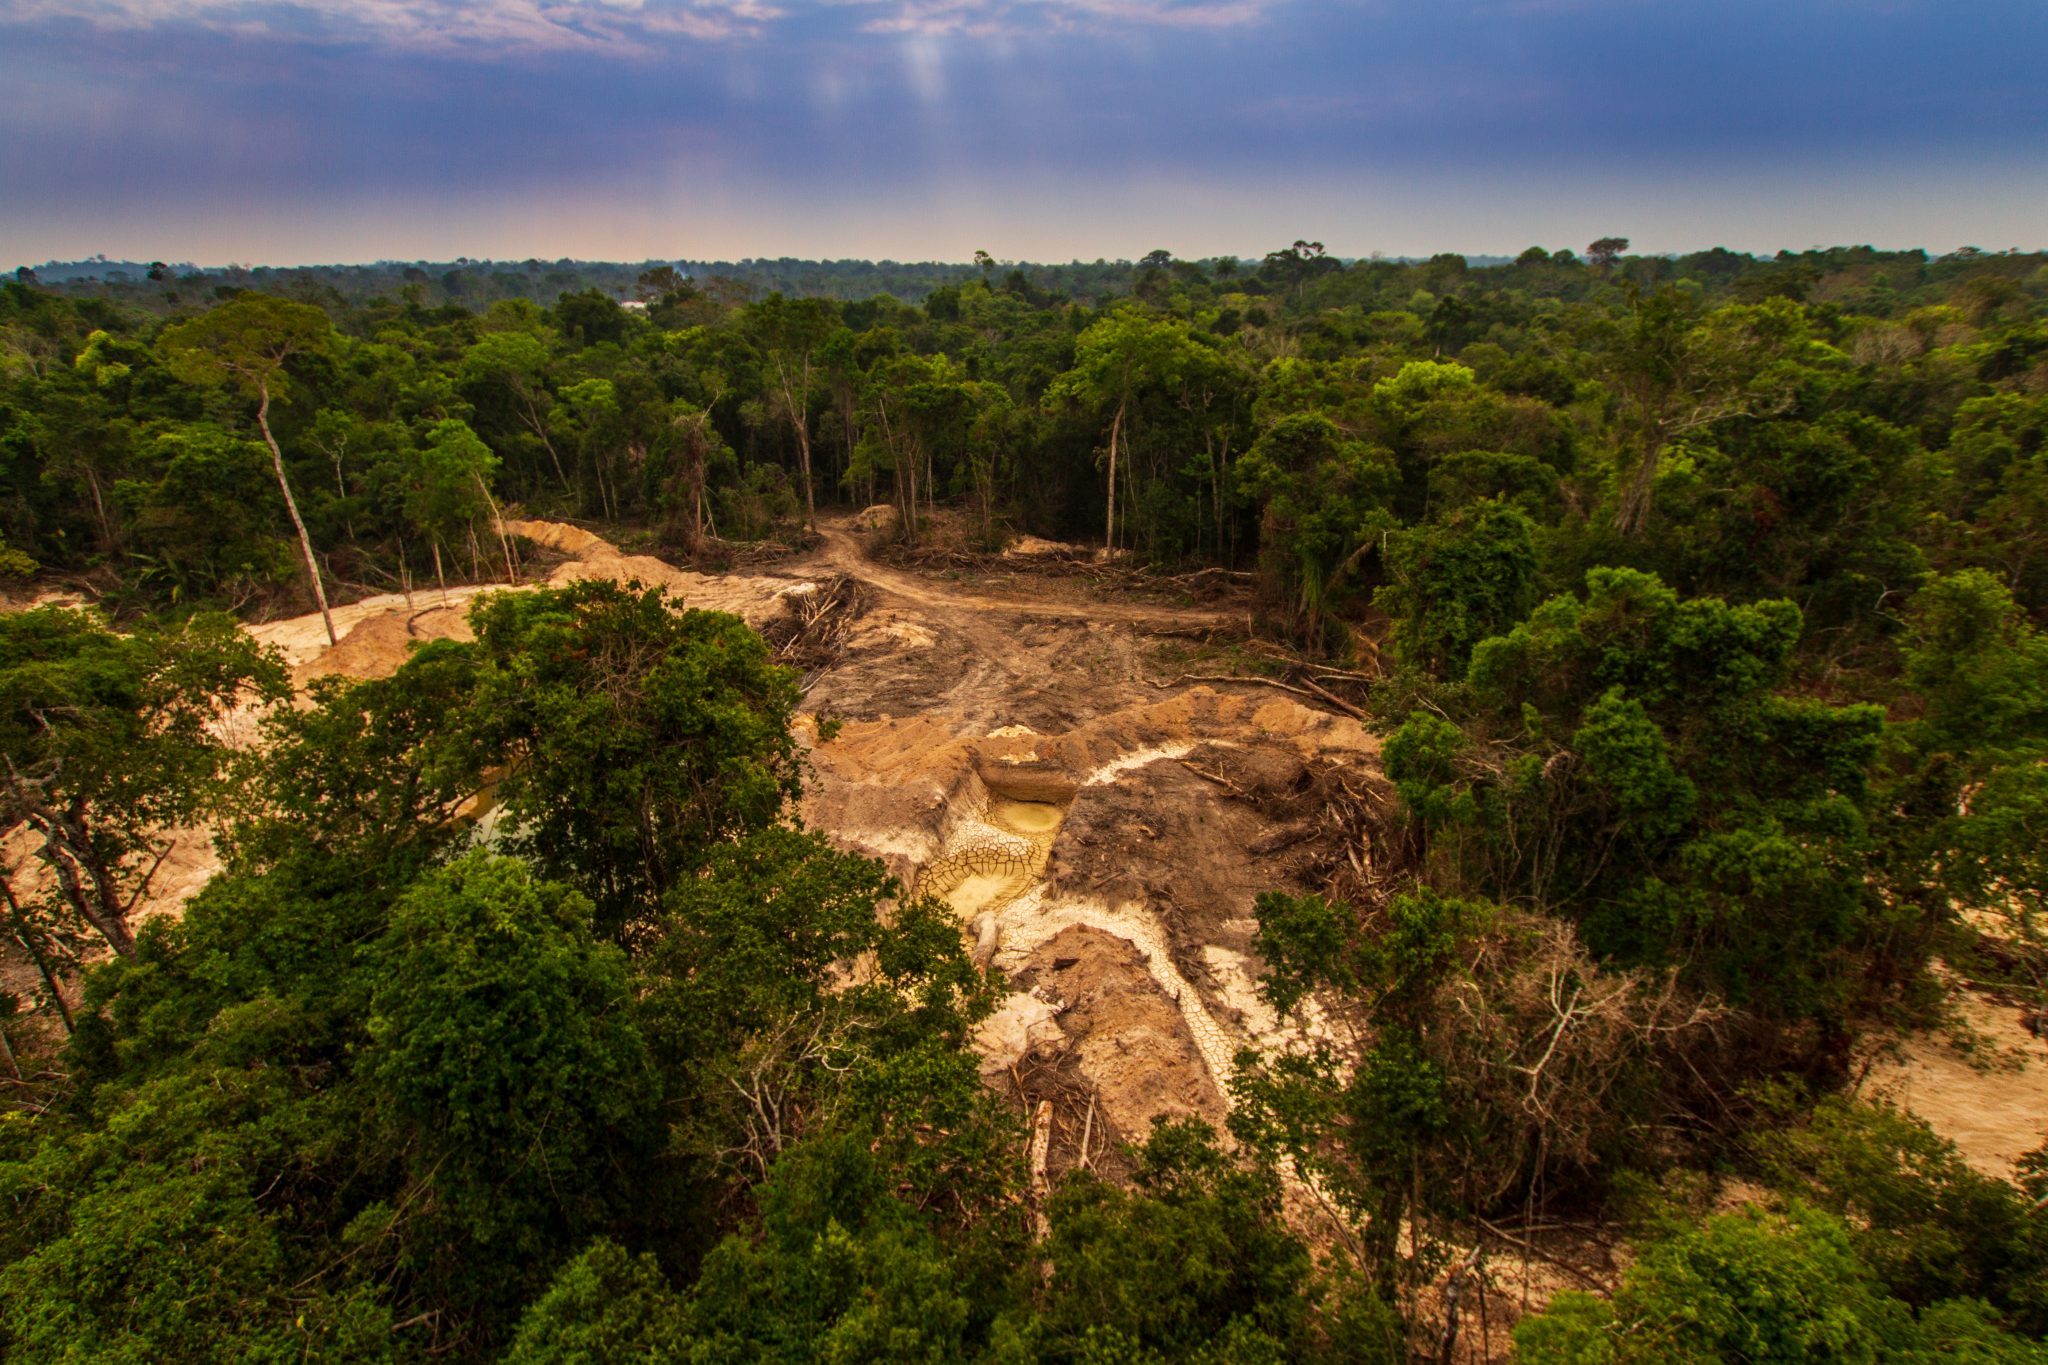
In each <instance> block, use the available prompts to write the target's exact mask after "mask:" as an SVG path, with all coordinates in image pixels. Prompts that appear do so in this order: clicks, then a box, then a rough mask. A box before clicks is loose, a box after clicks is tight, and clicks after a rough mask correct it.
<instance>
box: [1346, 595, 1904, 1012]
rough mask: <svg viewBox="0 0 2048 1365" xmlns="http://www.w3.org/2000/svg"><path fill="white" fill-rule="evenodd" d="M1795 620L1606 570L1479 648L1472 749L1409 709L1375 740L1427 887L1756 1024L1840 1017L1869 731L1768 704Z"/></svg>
mask: <svg viewBox="0 0 2048 1365" xmlns="http://www.w3.org/2000/svg"><path fill="white" fill-rule="evenodd" d="M1799 628H1800V616H1799V612H1798V610H1797V609H1796V608H1795V607H1793V606H1792V605H1791V604H1790V603H1787V602H1762V603H1757V604H1754V605H1748V606H1737V605H1732V604H1730V603H1728V602H1726V601H1724V600H1722V599H1718V598H1690V599H1686V598H1680V597H1679V596H1678V595H1677V594H1676V593H1674V592H1673V591H1671V590H1670V589H1669V588H1667V587H1665V586H1664V585H1663V584H1662V583H1661V582H1659V581H1658V580H1657V579H1656V578H1655V577H1653V576H1651V575H1647V574H1642V573H1637V572H1634V571H1631V570H1624V569H1598V570H1594V571H1593V572H1592V573H1591V574H1589V575H1588V576H1587V582H1586V596H1585V597H1584V598H1578V597H1572V596H1562V597H1556V598H1553V599H1551V600H1550V601H1548V602H1546V603H1544V604H1542V605H1541V606H1539V607H1537V608H1536V609H1535V610H1534V611H1533V612H1532V613H1531V614H1530V616H1529V618H1528V620H1527V621H1526V622H1524V623H1522V624H1521V625H1518V626H1516V627H1515V628H1514V629H1512V630H1510V631H1508V632H1507V633H1505V634H1504V635H1500V636H1497V637H1495V638H1492V639H1489V640H1485V641H1482V642H1481V643H1480V644H1479V645H1478V646H1477V647H1476V648H1475V650H1474V651H1473V656H1472V663H1471V668H1470V671H1469V674H1468V678H1467V698H1468V701H1467V705H1468V708H1469V709H1468V712H1467V715H1468V717H1469V719H1468V720H1467V725H1466V731H1465V733H1463V734H1460V733H1459V732H1458V730H1457V729H1456V728H1455V727H1452V726H1451V725H1449V724H1448V723H1447V722H1446V721H1445V720H1444V718H1442V717H1440V716H1436V715H1433V714H1431V713H1428V712H1417V713H1416V714H1414V715H1413V716H1411V717H1410V718H1409V719H1408V720H1407V721H1406V723H1405V724H1404V725H1403V727H1402V728H1401V730H1400V731H1398V732H1397V733H1396V734H1395V735H1394V736H1393V737H1392V738H1391V739H1390V740H1389V742H1388V746H1387V752H1386V763H1387V773H1388V776H1389V777H1391V778H1393V780H1394V781H1395V783H1396V784H1397V786H1398V788H1399V790H1400V791H1401V793H1402V796H1403V798H1404V802H1405V803H1406V805H1407V807H1408V809H1409V810H1410V812H1411V814H1412V817H1413V818H1414V819H1415V820H1416V822H1417V825H1418V828H1419V830H1420V831H1421V832H1422V833H1423V834H1424V835H1425V836H1426V837H1427V838H1428V839H1429V840H1430V841H1431V857H1432V861H1433V865H1434V868H1435V870H1436V872H1437V874H1438V875H1440V876H1442V877H1444V878H1445V879H1447V881H1448V883H1449V884H1450V885H1454V886H1466V887H1470V888H1472V889H1473V890H1475V891H1477V892H1480V893H1482V894H1485V895H1489V896H1494V897H1499V898H1502V899H1523V898H1527V899H1529V900H1530V901H1532V902H1533V903H1534V904H1536V905H1538V906H1540V907H1542V908H1544V909H1546V910H1550V911H1552V912H1554V913H1558V914H1562V915H1566V916H1569V917H1570V918H1572V919H1573V920H1575V921H1577V922H1578V923H1579V924H1580V925H1581V926H1582V928H1583V932H1584V934H1585V936H1586V940H1587V942H1588V944H1589V946H1591V947H1592V948H1593V949H1594V950H1595V951H1596V952H1598V953H1601V954H1603V955H1608V956H1611V957H1614V958H1616V959H1618V960H1620V961H1622V962H1624V963H1643V964H1666V963H1673V964H1676V963H1683V964H1684V969H1685V973H1686V975H1687V976H1688V977H1689V978H1690V979H1691V980H1692V981H1694V982H1696V983H1697V984H1699V985H1701V986H1704V987H1709V988H1711V989H1714V990H1716V991H1719V992H1723V993H1725V994H1726V995H1728V996H1729V997H1730V998H1732V999H1735V1000H1737V1001H1739V1002H1741V1003H1743V1004H1745V1005H1748V1006H1751V1007H1753V1008H1756V1009H1758V1010H1759V1011H1762V1012H1765V1013H1770V1014H1776V1015H1779V1016H1781V1017H1785V1016H1792V1017H1796V1016H1798V1015H1801V1014H1808V1013H1818V1012H1826V1011H1829V1010H1832V1009H1835V1008H1837V1007H1838V1006H1839V1002H1840V1000H1841V993H1842V992H1843V991H1844V990H1846V989H1847V981H1848V979H1849V975H1850V973H1852V972H1853V970H1854V967H1855V958H1854V956H1853V953H1854V952H1856V951H1857V950H1859V949H1861V950H1865V951H1868V950H1871V949H1872V948H1873V947H1874V944H1875V941H1876V939H1877V938H1878V936H1879V934H1878V929H1877V928H1876V925H1875V922H1874V920H1873V919H1872V906H1871V903H1870V901H1869V899H1868V896H1867V889H1866V886H1865V884H1864V881H1863V875H1862V873H1863V866H1864V864H1863V859H1864V858H1865V857H1866V856H1867V853H1868V850H1869V849H1870V847H1871V834H1870V830H1869V818H1870V815H1871V812H1872V808H1873V804H1874V803H1873V796H1872V792H1871V787H1870V780H1869V779H1870V774H1871V772H1872V770H1873V768H1874V766H1875V763H1876V760H1877V758H1878V751H1879V742H1880V736H1881V725H1882V717H1881V715H1880V714H1879V713H1878V712H1877V710H1876V709H1875V708H1874V707H1868V706H1862V707H1858V706H1847V707H1839V706H1830V705H1826V704H1824V703H1820V702H1815V701H1807V700H1794V699H1791V698H1787V697H1784V696H1782V695H1780V694H1779V692H1778V690H1777V689H1779V688H1781V687H1783V686H1784V685H1785V684H1786V682H1787V681H1788V678H1789V672H1790V660H1791V653H1792V649H1793V647H1794V645H1795V643H1796V642H1797V640H1798V638H1799ZM1706 793H1711V794H1712V799H1711V800H1708V799H1707V798H1706V796H1705V795H1704V794H1706Z"/></svg>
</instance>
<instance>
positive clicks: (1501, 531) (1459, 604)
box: [1375, 500, 1536, 677]
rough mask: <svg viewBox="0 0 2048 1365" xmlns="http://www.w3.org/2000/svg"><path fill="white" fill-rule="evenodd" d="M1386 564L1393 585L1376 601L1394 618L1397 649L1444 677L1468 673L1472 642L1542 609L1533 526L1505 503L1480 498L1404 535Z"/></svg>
mask: <svg viewBox="0 0 2048 1365" xmlns="http://www.w3.org/2000/svg"><path fill="white" fill-rule="evenodd" d="M1387 561H1388V564H1387V567H1388V571H1389V572H1390V573H1391V574H1392V575H1393V579H1394V582H1393V583H1392V584H1391V585H1390V586H1388V587H1386V588H1383V589H1381V590H1380V592H1379V594H1378V596H1377V597H1376V598H1375V601H1376V602H1377V604H1378V605H1379V606H1380V607H1381V608H1382V609H1384V610H1385V611H1386V612H1387V613H1388V614H1389V615H1390V616H1392V617H1393V618H1394V627H1393V632H1392V638H1393V642H1394V647H1395V649H1396V651H1398V653H1399V654H1400V656H1401V659H1402V661H1403V662H1404V663H1407V664H1410V665H1412V666H1414V667H1417V668H1423V669H1427V670H1428V671H1430V672H1431V673H1434V674H1436V675H1438V676H1439V677H1460V676H1463V674H1464V672H1465V668H1466V665H1467V664H1468V663H1469V662H1470V660H1471V657H1472V647H1473V646H1474V645H1476V644H1478V643H1479V642H1480V641H1481V640H1484V639H1487V638H1489V637H1490V636H1494V635H1499V634H1502V633H1504V632H1505V631H1507V630H1508V629H1509V628H1510V627H1512V626H1514V625H1515V624H1516V623H1518V622H1519V621H1521V620H1522V618H1523V617H1525V616H1527V615H1528V614H1529V609H1530V608H1531V607H1533V606H1535V605H1536V542H1535V535H1534V527H1533V526H1532V525H1531V523H1530V521H1529V518H1528V517H1527V516H1525V515H1524V514H1523V513H1521V512H1520V511H1518V510H1516V509H1515V508H1514V507H1512V506H1509V505H1506V504H1504V503H1499V502H1493V501H1490V500H1481V501H1478V502H1475V503H1472V504H1470V505H1469V506H1466V507H1461V508H1458V509H1456V510H1454V511H1452V512H1450V513H1449V514H1448V515H1447V516H1446V517H1445V518H1444V520H1442V521H1440V522H1434V523H1431V524H1428V525H1425V526H1418V527H1415V528H1413V529H1410V530H1407V531H1403V532H1401V533H1400V534H1399V535H1397V536H1394V537H1392V538H1391V539H1390V541H1389V543H1388V548H1387Z"/></svg>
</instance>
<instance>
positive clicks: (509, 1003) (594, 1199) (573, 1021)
mask: <svg viewBox="0 0 2048 1365" xmlns="http://www.w3.org/2000/svg"><path fill="white" fill-rule="evenodd" d="M367 965H368V968H369V970H370V971H371V972H372V973H373V977H374V979H375V980H376V981H377V986H376V990H375V992H374V994H373V995H372V996H371V998H370V1002H369V1015H368V1017H367V1019H366V1020H365V1022H364V1029H365V1032H366V1034H367V1040H368V1041H367V1046H366V1047H365V1048H364V1049H363V1052H362V1054H361V1056H360V1059H359V1061H358V1063H357V1066H358V1068H359V1069H360V1070H361V1073H362V1074H363V1075H364V1077H365V1078H366V1080H367V1081H368V1082H369V1083H370V1085H371V1086H372V1087H373V1088H374V1090H375V1091H376V1092H377V1093H378V1094H379V1095H380V1096H381V1097H383V1098H384V1099H385V1101H386V1103H388V1105H389V1112H390V1117H391V1119H392V1120H393V1121H394V1122H396V1123H397V1124H398V1125H400V1127H401V1129H402V1130H403V1131H404V1132H406V1134H407V1136H406V1137H405V1138H404V1139H403V1140H402V1141H401V1144H400V1145H401V1146H403V1147H404V1148H405V1149H406V1151H407V1153H408V1165H409V1166H411V1167H412V1169H413V1172H414V1177H413V1178H414V1179H416V1180H418V1181H420V1182H422V1183H423V1184H426V1185H429V1186H431V1188H432V1189H433V1191H434V1194H435V1204H436V1209H435V1214H434V1217H435V1219H436V1220H438V1221H442V1222H445V1223H446V1224H449V1225H451V1227H450V1230H449V1231H448V1232H447V1233H444V1234H442V1235H444V1236H448V1237H450V1238H451V1240H452V1241H453V1242H454V1244H455V1245H457V1246H461V1247H464V1248H465V1251H464V1253H463V1254H462V1255H461V1256H460V1257H459V1258H458V1262H457V1264H451V1265H449V1266H447V1267H445V1268H437V1270H436V1273H437V1274H447V1275H462V1276H465V1277H476V1278H477V1279H478V1280H479V1281H482V1280H485V1279H486V1278H487V1277H497V1276H505V1275H506V1272H507V1271H508V1270H512V1269H513V1268H514V1267H516V1266H519V1265H530V1264H534V1263H535V1262H537V1261H540V1260H541V1259H542V1255H543V1253H544V1252H545V1250H546V1249H547V1248H549V1247H551V1246H559V1245H561V1244H562V1243H563V1242H564V1241H570V1242H573V1241H576V1240H579V1234H581V1233H582V1232H584V1231H586V1230H588V1229H589V1228H591V1227H593V1226H595V1225H597V1224H598V1223H599V1222H600V1221H601V1220H602V1219H603V1218H604V1216H605V1215H606V1214H607V1213H608V1212H612V1211H613V1209H612V1206H613V1205H614V1204H616V1202H617V1201H618V1200H619V1199H620V1198H621V1195H622V1193H623V1192H622V1191H620V1190H618V1189H617V1187H616V1186H615V1185H614V1184H613V1183H612V1182H611V1181H610V1180H608V1179H606V1178H605V1176H606V1172H607V1171H608V1170H610V1169H613V1168H614V1167H615V1166H616V1165H622V1164H627V1163H626V1162H624V1161H622V1159H621V1157H622V1154H624V1153H629V1152H630V1151H631V1150H632V1149H633V1148H634V1147H635V1146H636V1145H637V1144H640V1143H644V1142H645V1141H646V1140H647V1139H648V1137H649V1134H650V1131H651V1122H652V1119H653V1107H654V1102H655V1099H656V1096H657V1093H658V1092H657V1088H656V1085H655V1081H654V1077H653V1074H652V1072H651V1069H650V1067H649V1063H648V1054H647V1047H646V1044H645V1042H644V1041H643V1040H642V1038H641V1035H640V1031H639V1029H638V1028H637V1027H636V1026H635V1024H634V1022H633V1020H632V1018H631V1004H632V994H631V990H630V988H629V985H628V982H627V975H626V966H625V958H624V955H623V954H621V953H620V952H619V950H618V949H617V948H615V947H612V946H611V945H609V944H604V943H599V942H597V941H596V940H595V939H594V938H593V937H592V936H591V929H590V904H589V902H588V901H586V900H584V899H583V898H582V897H581V896H578V895H577V894H576V893H574V892H572V891H570V890H568V888H566V887H563V886H560V885H550V884H546V883H540V884H536V883H535V882H533V881H532V880H531V878H530V877H529V875H528V874H527V872H526V869H525V868H524V867H523V866H522V865H521V864H519V863H517V862H514V861H511V860H507V859H493V858H490V857H488V856H486V855H483V854H472V855H470V856H468V857H466V858H464V859H463V860H461V861H459V862H457V863H454V864H453V865H451V866H449V867H448V868H446V869H443V870H442V871H439V872H437V873H434V874H433V875H431V876H429V877H427V878H425V879H423V880H422V881H420V882H419V883H417V884H416V885H415V886H414V887H413V888H412V889H411V890H410V891H408V892H407V893H406V895H405V896H404V897H402V898H401V899H400V900H399V901H398V903H397V905H396V906H395V907H394V908H393V910H392V913H391V919H390V925H389V927H388V928H387V929H386V930H385V933H384V935H383V938H382V939H381V941H380V942H379V943H378V944H377V945H376V947H375V948H374V949H372V951H371V952H370V954H369V963H368V964H367ZM480 1247H487V1248H489V1258H488V1260H482V1261H480V1260H479V1258H478V1257H477V1253H476V1248H480ZM508 1279H509V1282H508V1283H504V1284H502V1285H500V1286H497V1287H495V1288H496V1290H497V1292H504V1293H511V1292H515V1291H517V1290H518V1289H519V1288H520V1287H521V1286H520V1284H519V1282H518V1278H517V1277H516V1275H514V1276H510V1277H508ZM476 1292H477V1293H478V1294H479V1296H482V1295H483V1294H485V1293H486V1292H490V1291H487V1290H485V1289H484V1288H482V1287H481V1285H480V1287H479V1289H478V1290H477V1291H476Z"/></svg>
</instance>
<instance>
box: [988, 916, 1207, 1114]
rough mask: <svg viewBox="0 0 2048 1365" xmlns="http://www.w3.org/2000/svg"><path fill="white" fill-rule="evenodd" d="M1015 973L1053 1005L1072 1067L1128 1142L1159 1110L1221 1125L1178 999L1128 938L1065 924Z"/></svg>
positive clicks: (1023, 984) (1022, 985)
mask: <svg viewBox="0 0 2048 1365" xmlns="http://www.w3.org/2000/svg"><path fill="white" fill-rule="evenodd" d="M1014 980H1015V982H1016V984H1017V985H1018V986H1019V987H1020V988H1022V989H1024V990H1027V991H1035V992H1036V993H1037V994H1038V995H1039V996H1040V997H1041V998H1043V999H1045V1000H1046V1001H1047V1002H1048V1003H1049V1004H1051V1005H1052V1006H1053V1008H1054V1010H1055V1012H1056V1014H1057V1017H1058V1020H1059V1025H1060V1028H1061V1030H1062V1031H1063V1032H1064V1033H1065V1034H1066V1035H1067V1036H1068V1037H1069V1038H1071V1039H1072V1040H1073V1042H1072V1051H1073V1056H1074V1059H1075V1064H1076V1067H1077V1069H1078V1070H1079V1072H1080V1074H1081V1075H1082V1076H1083V1077H1085V1078H1086V1080H1087V1081H1088V1082H1089V1083H1090V1085H1091V1086H1092V1087H1093V1088H1094V1090H1095V1092H1096V1094H1097V1096H1098V1104H1099V1106H1100V1109H1101V1113H1102V1115H1103V1117H1104V1118H1105V1119H1107V1121H1108V1122H1109V1123H1110V1124H1111V1125H1113V1127H1114V1129H1115V1131H1116V1133H1117V1134H1119V1135H1120V1136H1122V1137H1123V1138H1124V1139H1125V1140H1126V1141H1133V1142H1141V1141H1143V1140H1144V1139H1145V1137H1146V1136H1147V1135H1148V1134H1149V1133H1150V1132H1151V1129H1152V1122H1153V1120H1154V1119H1158V1118H1179V1117H1183V1116H1187V1115H1194V1116H1198V1117H1200V1118H1204V1119H1207V1120H1208V1121H1209V1122H1210V1123H1212V1124H1217V1125H1219V1126H1220V1125H1221V1124H1222V1122H1223V1116H1224V1104H1223V1095H1222V1092H1221V1091H1220V1090H1218V1089H1217V1086H1216V1083H1215V1081H1214V1080H1212V1079H1211V1078H1210V1075H1209V1070H1208V1067H1207V1065H1206V1063H1205V1062H1204V1059H1203V1056H1202V1052H1201V1049H1200V1048H1198V1047H1197V1046H1196V1044H1195V1040H1194V1038H1193V1036H1192V1035H1191V1034H1190V1033H1189V1031H1188V1027H1187V1023H1186V1021H1185V1020H1184V1019H1183V1018H1182V1017H1181V1011H1180V1007H1179V1006H1178V1004H1177V1003H1176V1002H1175V1001H1173V1000H1172V999H1170V998H1169V997H1168V996H1167V994H1166V992H1165V991H1164V990H1162V989H1160V986H1159V984H1158V982H1156V981H1154V980H1153V979H1152V975H1151V973H1150V972H1149V971H1148V970H1147V964H1146V962H1145V961H1144V958H1143V955H1142V954H1141V952H1140V951H1139V949H1138V948H1137V947H1136V946H1134V945H1133V944H1132V943H1130V942H1129V941H1128V940H1126V939H1123V938H1119V937H1117V936H1116V935H1115V934H1112V933H1109V932H1107V931H1105V930H1102V929H1098V928H1095V927H1094V926H1092V925H1086V924H1076V925H1071V926H1069V927H1068V928H1066V929H1063V930H1061V931H1060V932H1059V933H1058V934H1055V935H1054V936H1053V937H1051V938H1049V939H1047V940H1046V941H1045V942H1044V943H1043V944H1041V945H1039V947H1038V950H1037V951H1036V952H1034V953H1032V954H1031V956H1030V957H1029V958H1028V959H1027V960H1026V961H1025V963H1024V966H1023V968H1022V970H1021V971H1019V972H1018V973H1017V975H1016V976H1015V978H1014Z"/></svg>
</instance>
